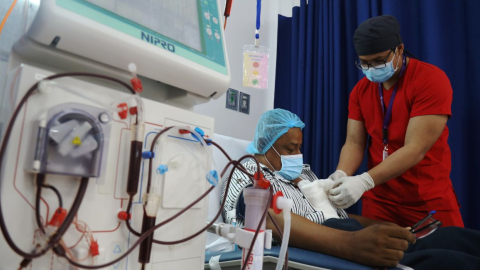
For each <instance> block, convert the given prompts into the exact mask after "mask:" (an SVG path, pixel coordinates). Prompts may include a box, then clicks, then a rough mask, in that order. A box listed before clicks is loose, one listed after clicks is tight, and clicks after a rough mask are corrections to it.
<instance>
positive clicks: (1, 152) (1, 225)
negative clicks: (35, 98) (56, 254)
mask: <svg viewBox="0 0 480 270" xmlns="http://www.w3.org/2000/svg"><path fill="white" fill-rule="evenodd" d="M62 77H93V78H100V79H104V80H108V81H113V82H116V83H118V84H120V85H122V86H124V87H125V88H127V89H128V90H129V91H130V92H131V93H132V94H135V90H133V88H132V87H131V86H130V85H128V84H126V83H125V82H122V81H120V80H118V79H115V78H112V77H108V76H103V75H99V74H94V73H84V72H72V73H61V74H56V75H52V76H49V77H47V78H45V80H54V79H58V78H62ZM39 83H40V82H37V83H35V84H34V85H32V87H30V88H29V89H28V90H27V92H26V93H25V95H24V96H23V97H22V99H21V100H20V101H19V103H18V105H17V107H16V108H15V110H14V111H13V114H12V117H11V118H10V122H9V123H8V126H7V128H6V129H5V135H4V138H3V142H2V145H1V148H0V175H3V172H2V167H3V166H2V164H3V160H4V158H5V154H6V151H7V146H8V142H9V140H10V136H11V134H12V130H13V126H14V125H15V120H16V119H17V117H18V114H19V113H20V110H21V109H22V107H23V105H25V103H26V102H27V99H28V98H29V97H30V96H31V95H32V94H33V93H34V92H35V91H36V90H37V88H38V84H39ZM2 181H3V178H2V179H0V229H1V230H2V234H3V237H4V238H5V241H6V242H7V244H8V246H10V248H11V249H12V250H13V251H14V252H15V253H17V254H18V255H20V256H21V257H23V258H25V259H35V258H38V257H41V256H42V255H44V254H45V253H47V252H48V251H49V250H50V248H51V246H50V245H47V246H46V247H45V248H44V249H42V250H41V251H39V252H38V253H36V252H33V253H27V252H25V251H23V250H21V249H20V248H19V247H18V246H17V245H16V244H15V242H14V241H13V239H12V237H11V235H10V233H9V232H8V229H7V225H6V223H5V217H4V216H3V208H2V199H1V196H2V186H3V185H2V183H1V182H2ZM64 224H65V222H64ZM62 225H63V224H62ZM68 225H70V224H68Z"/></svg>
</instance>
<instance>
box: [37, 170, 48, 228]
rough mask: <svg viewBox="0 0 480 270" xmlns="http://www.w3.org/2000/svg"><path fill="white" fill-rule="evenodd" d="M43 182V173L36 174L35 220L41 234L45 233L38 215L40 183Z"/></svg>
mask: <svg viewBox="0 0 480 270" xmlns="http://www.w3.org/2000/svg"><path fill="white" fill-rule="evenodd" d="M44 182H45V174H43V173H39V174H37V191H36V192H35V220H36V221H37V226H38V229H39V230H40V231H41V232H42V234H45V228H44V227H43V224H42V218H41V216H40V199H41V198H42V185H43V183H44ZM47 219H48V217H47Z"/></svg>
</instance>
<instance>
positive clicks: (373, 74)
mask: <svg viewBox="0 0 480 270" xmlns="http://www.w3.org/2000/svg"><path fill="white" fill-rule="evenodd" d="M394 59H395V56H394V57H393V58H392V61H390V62H388V63H386V66H385V67H384V68H373V67H369V68H368V69H367V70H362V72H363V74H365V76H367V79H369V80H370V81H372V82H374V83H384V82H386V81H388V79H390V78H391V77H392V76H393V74H395V71H397V69H398V61H397V68H395V69H394V68H393V60H394Z"/></svg>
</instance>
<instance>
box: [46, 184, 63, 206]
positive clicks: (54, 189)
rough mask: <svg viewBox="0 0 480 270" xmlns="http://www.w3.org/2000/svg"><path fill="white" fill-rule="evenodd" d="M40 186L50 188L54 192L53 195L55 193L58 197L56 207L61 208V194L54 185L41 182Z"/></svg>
mask: <svg viewBox="0 0 480 270" xmlns="http://www.w3.org/2000/svg"><path fill="white" fill-rule="evenodd" d="M42 187H44V188H48V189H51V190H52V191H53V192H55V195H57V198H58V207H60V208H63V200H62V195H61V194H60V192H59V191H58V189H57V188H56V187H54V186H51V185H48V184H43V185H42Z"/></svg>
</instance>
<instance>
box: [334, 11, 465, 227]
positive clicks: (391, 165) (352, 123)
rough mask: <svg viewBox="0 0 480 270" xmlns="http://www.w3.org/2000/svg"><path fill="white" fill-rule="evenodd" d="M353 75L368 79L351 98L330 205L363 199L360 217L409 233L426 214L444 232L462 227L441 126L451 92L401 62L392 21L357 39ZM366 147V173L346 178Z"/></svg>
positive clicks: (423, 69)
mask: <svg viewBox="0 0 480 270" xmlns="http://www.w3.org/2000/svg"><path fill="white" fill-rule="evenodd" d="M353 40H354V44H355V49H356V51H357V54H358V60H357V63H356V65H357V67H358V68H359V69H360V70H362V72H363V73H364V74H365V75H366V77H365V78H363V79H362V80H360V81H359V82H358V83H357V85H356V86H355V87H354V88H353V90H352V92H351V94H350V101H349V115H348V118H349V119H348V124H347V139H346V142H345V145H344V146H343V148H342V152H341V154H340V161H339V164H338V167H337V171H336V172H334V173H333V174H332V175H331V176H330V177H329V178H330V179H333V180H334V181H335V186H336V188H334V189H332V190H331V191H330V200H331V201H332V202H333V203H335V204H336V205H337V206H339V207H341V208H347V207H349V206H351V205H352V204H354V203H355V202H357V201H358V200H359V199H360V198H362V209H363V210H362V211H363V213H362V215H363V216H365V217H368V218H372V219H377V220H386V221H391V222H394V223H397V224H398V225H400V226H405V227H407V226H412V225H413V224H415V223H416V222H417V221H418V220H420V219H422V218H423V217H424V216H425V215H426V214H427V213H428V212H429V211H431V210H436V211H437V213H436V214H435V218H437V219H438V220H440V221H441V222H442V223H443V224H444V226H459V227H463V221H462V217H461V215H460V211H459V204H458V202H457V198H456V195H455V192H454V190H453V187H452V181H451V180H450V170H451V154H450V148H449V146H448V143H447V139H448V127H447V126H446V123H447V120H448V119H449V118H450V117H451V115H452V113H451V103H452V87H451V85H450V81H449V79H448V77H447V76H446V75H445V73H444V72H443V71H442V70H440V69H439V68H438V67H436V66H433V65H431V64H428V63H425V62H422V61H419V60H416V59H413V58H410V57H407V56H406V54H405V50H404V45H403V43H402V39H401V37H400V25H399V24H398V21H397V20H396V19H395V18H394V17H393V16H389V15H387V16H379V17H374V18H371V19H369V20H367V21H365V22H363V23H362V24H361V25H360V26H359V27H358V28H357V30H356V31H355V34H354V37H353ZM368 137H369V142H368V167H369V171H368V172H365V173H363V174H361V175H356V176H354V175H352V174H354V173H355V171H356V170H357V169H358V167H359V166H360V164H361V163H362V158H363V153H364V150H365V147H366V146H367V138H368Z"/></svg>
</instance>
